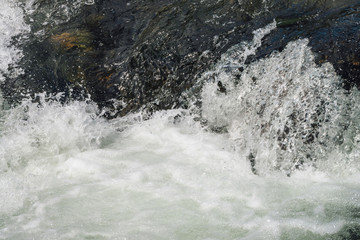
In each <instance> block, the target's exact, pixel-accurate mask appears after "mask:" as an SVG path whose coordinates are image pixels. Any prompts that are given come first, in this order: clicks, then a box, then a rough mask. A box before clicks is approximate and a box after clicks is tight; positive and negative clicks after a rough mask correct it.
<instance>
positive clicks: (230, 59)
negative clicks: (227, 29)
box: [201, 35, 360, 174]
mask: <svg viewBox="0 0 360 240" xmlns="http://www.w3.org/2000/svg"><path fill="white" fill-rule="evenodd" d="M249 44H250V46H251V47H250V48H244V47H243V46H244V44H240V45H238V46H235V47H233V48H232V49H230V50H229V52H228V53H226V54H224V56H223V58H222V59H221V61H219V63H218V64H217V66H216V67H215V70H212V71H210V72H207V73H205V74H204V79H206V81H207V83H206V84H205V85H204V87H203V90H202V95H201V99H202V107H201V114H202V117H203V118H204V119H205V120H206V121H207V122H208V124H209V126H210V127H211V128H213V129H226V130H227V131H228V133H229V136H230V138H232V139H233V140H234V142H236V144H237V146H238V148H239V152H241V153H242V154H245V155H246V154H247V155H248V157H249V160H250V161H251V162H252V164H253V168H254V169H253V170H254V172H257V173H262V174H266V172H268V171H269V170H270V169H275V170H281V171H284V172H286V173H287V174H289V173H291V172H292V171H293V170H295V169H297V168H306V167H312V166H315V167H316V166H320V165H321V166H325V165H326V163H325V164H324V161H325V162H327V161H329V158H331V156H334V155H336V156H337V157H336V158H338V159H339V160H338V164H340V162H342V165H346V164H347V162H349V161H350V162H353V163H354V162H355V161H356V160H355V159H357V157H358V156H359V147H358V145H359V144H358V143H359V142H358V138H359V136H360V135H359V133H360V129H359V127H358V126H359V124H358V122H359V120H358V115H359V110H358V108H357V107H356V106H357V104H356V102H358V101H359V100H360V99H359V92H358V91H357V89H353V90H352V91H351V93H347V92H346V91H345V90H343V89H342V87H341V79H340V77H339V76H337V74H336V73H335V70H334V69H333V67H332V66H331V64H329V63H324V64H322V65H321V66H318V65H317V64H315V62H314V55H313V53H312V52H311V49H310V48H309V47H308V46H307V44H308V40H306V39H301V40H297V41H294V42H291V43H289V44H288V45H287V46H286V48H285V49H284V50H283V51H281V52H274V53H272V54H271V55H270V56H268V57H267V58H265V59H262V60H259V61H256V62H254V63H251V64H249V65H245V64H244V63H245V60H246V59H247V57H248V56H249V55H250V54H253V53H254V51H255V50H256V49H257V48H258V46H259V45H260V44H261V38H259V37H256V35H255V37H254V40H253V41H252V42H251V43H249ZM248 49H251V51H249V50H248ZM255 165H256V166H255ZM331 165H332V164H328V166H331ZM354 167H355V168H357V170H354V171H355V172H357V171H358V169H359V166H358V164H356V163H354ZM270 171H271V170H270Z"/></svg>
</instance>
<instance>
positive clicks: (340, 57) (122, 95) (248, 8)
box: [1, 0, 360, 115]
mask: <svg viewBox="0 0 360 240" xmlns="http://www.w3.org/2000/svg"><path fill="white" fill-rule="evenodd" d="M34 6H36V9H35V11H34V12H33V13H31V14H29V16H28V18H29V22H32V23H31V26H32V32H31V34H30V35H29V36H28V40H26V41H25V42H21V43H16V44H18V45H21V47H22V49H23V54H24V57H23V59H22V60H21V62H20V63H19V65H20V66H21V68H22V69H23V70H24V72H23V73H22V74H20V76H16V77H11V76H10V75H9V76H8V78H7V80H6V82H5V83H3V84H2V86H1V87H2V89H3V92H4V96H5V97H6V98H7V99H8V101H9V102H10V103H16V101H18V100H20V99H21V98H22V96H23V95H24V94H27V93H30V94H35V93H37V92H42V91H45V92H48V93H57V92H65V95H64V100H66V99H69V98H80V99H81V98H83V97H85V96H87V95H88V94H90V95H91V98H92V99H93V100H94V101H96V102H97V103H98V104H99V105H100V106H103V107H107V108H108V109H112V110H114V111H110V112H112V113H114V114H115V115H117V114H120V115H124V114H126V113H128V112H130V111H135V110H138V109H139V108H142V107H146V108H148V109H150V110H157V109H168V108H172V107H179V106H181V107H186V101H183V100H182V98H181V96H182V93H183V92H184V91H186V90H188V89H190V88H192V87H193V86H194V84H195V83H196V82H197V79H198V78H199V76H200V75H201V74H202V73H203V72H204V71H206V70H207V69H208V68H209V67H211V66H212V65H213V64H214V63H215V62H216V61H217V60H218V59H219V58H220V56H221V54H223V53H224V52H225V51H226V50H228V49H229V48H230V47H231V46H233V45H234V44H236V43H239V42H241V41H246V40H249V39H250V38H251V36H252V31H253V30H254V29H257V28H259V27H262V26H264V25H266V24H267V23H269V22H271V21H272V19H276V20H277V29H276V30H274V31H273V32H272V33H271V34H270V35H268V36H267V37H266V38H265V39H264V42H263V45H262V47H261V48H260V49H259V50H258V52H257V54H256V55H255V56H253V58H252V59H249V60H248V61H252V60H254V59H258V58H262V57H264V56H267V55H268V54H270V53H271V52H273V51H274V50H281V49H282V48H283V47H284V46H286V44H287V43H288V42H289V41H292V40H295V39H298V38H309V40H310V42H309V44H310V46H311V47H312V49H313V51H315V52H316V53H318V59H317V61H318V63H322V62H325V61H329V62H331V63H332V64H333V65H334V67H335V69H336V70H337V71H338V73H339V74H340V75H341V76H342V77H343V78H344V79H345V80H346V82H345V83H344V87H345V88H347V89H350V87H351V86H353V85H357V86H358V87H360V80H359V79H360V59H359V56H360V52H359V40H360V25H359V22H360V14H359V13H360V4H359V3H356V1H336V2H334V1H311V0H308V1H285V0H283V1H250V0H245V1H234V0H222V1H210V0H209V1H206V0H205V1H204V0H195V1H194V0H192V1H189V0H181V1H175V0H161V1H139V0H130V1H125V0H97V1H94V3H93V2H91V4H81V3H80V2H79V3H78V2H75V3H74V2H71V1H68V0H58V1H55V2H49V1H44V0H38V1H35V2H34ZM59 6H65V7H66V6H67V7H68V10H67V11H65V10H64V13H62V14H61V12H60V13H58V12H56V11H55V9H54V8H56V7H57V8H59ZM65 7H64V8H65ZM49 11H50V12H51V13H52V15H51V14H50V15H51V17H52V18H51V21H50V20H49V19H48V18H46V16H47V14H46V13H48V12H49ZM59 11H60V10H59ZM69 12H70V14H68V13H69ZM65 13H66V14H65ZM48 14H49V13H48ZM30 20H31V21H30ZM14 42H16V41H14ZM220 92H226V90H224V89H223V88H222V87H220ZM115 103H116V104H115Z"/></svg>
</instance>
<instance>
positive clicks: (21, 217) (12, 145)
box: [0, 8, 360, 240]
mask: <svg viewBox="0 0 360 240" xmlns="http://www.w3.org/2000/svg"><path fill="white" fill-rule="evenodd" d="M15 9H16V8H15ZM14 11H15V10H14ZM274 28H275V23H271V24H270V25H268V26H266V27H265V28H263V29H259V30H257V31H255V32H254V40H253V41H252V42H249V43H242V44H239V45H238V46H234V47H233V48H232V49H230V50H229V51H228V52H227V53H226V54H224V55H223V57H222V59H221V60H220V61H219V63H218V64H217V66H215V70H214V71H210V72H208V73H206V74H204V78H203V79H200V80H199V81H200V82H202V83H203V90H202V94H201V101H202V106H201V109H200V112H201V117H202V119H204V120H207V123H206V127H207V126H209V127H210V128H213V129H223V131H220V132H222V133H216V132H214V131H208V130H207V128H206V127H205V128H204V126H203V123H202V122H201V121H195V120H194V116H193V112H192V111H189V110H183V109H175V110H168V111H160V112H157V113H155V114H154V115H153V116H152V117H151V118H149V119H147V118H144V117H143V115H142V114H141V113H137V114H130V115H127V116H125V117H121V118H116V119H113V120H106V119H104V118H102V117H101V112H99V109H98V107H97V105H96V104H94V103H93V102H91V101H89V100H88V101H73V102H69V103H67V104H65V105H62V104H60V103H59V102H58V101H57V99H59V98H60V97H61V94H59V95H57V96H53V97H48V96H46V95H45V94H40V95H38V98H39V99H40V101H39V103H34V102H33V101H32V100H31V99H29V100H24V101H23V102H22V104H20V105H19V106H17V107H15V108H12V109H7V110H6V109H1V110H0V190H1V191H0V198H1V199H2V201H1V202H0V239H137V240H139V239H252V240H253V239H351V238H349V237H348V236H351V234H353V235H352V236H358V235H356V234H358V233H359V232H360V227H359V226H360V214H359V209H360V205H359V203H360V201H359V199H360V191H359V180H360V179H359V169H360V167H359V163H358V159H359V141H360V135H359V119H360V118H359V117H360V110H359V108H356V103H357V102H359V98H360V94H359V93H358V92H357V91H356V90H353V91H352V92H351V93H345V92H343V90H342V89H341V87H340V85H341V79H340V78H339V77H338V76H337V75H336V74H335V72H334V70H333V68H332V66H331V65H330V64H328V63H326V64H323V65H321V66H318V65H316V64H315V63H314V57H313V54H312V52H311V50H310V48H309V47H308V46H307V40H306V39H304V40H298V41H296V42H292V43H289V44H288V46H287V47H286V48H285V49H284V50H283V51H281V52H275V53H273V54H271V55H270V56H268V57H267V58H264V59H263V60H259V61H257V62H253V63H251V64H249V65H246V64H245V61H246V58H247V57H248V56H249V55H251V54H254V53H255V51H256V49H257V48H258V47H259V46H260V45H261V39H262V38H263V37H264V36H265V35H266V34H268V33H269V32H270V31H271V30H272V29H274ZM25 29H26V26H25ZM2 46H4V47H2V49H3V50H4V51H5V50H8V49H10V50H11V48H9V47H6V46H5V45H2ZM11 51H12V50H11ZM219 82H221V84H219ZM219 85H220V86H219ZM145 119H147V120H145ZM287 129H288V130H287ZM250 154H252V155H253V158H254V161H255V164H252V163H251V161H249V155H250ZM308 155H309V157H308ZM295 166H298V167H295ZM251 168H254V169H255V170H256V172H257V173H258V175H255V174H253V172H252V171H251ZM297 168H298V169H297ZM283 172H285V173H286V174H288V173H289V172H291V177H287V176H286V174H283ZM354 234H355V235H354Z"/></svg>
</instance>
